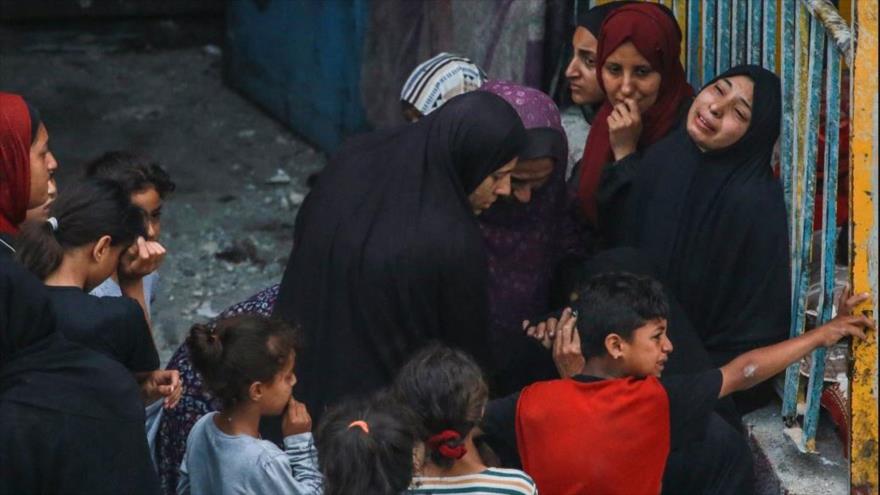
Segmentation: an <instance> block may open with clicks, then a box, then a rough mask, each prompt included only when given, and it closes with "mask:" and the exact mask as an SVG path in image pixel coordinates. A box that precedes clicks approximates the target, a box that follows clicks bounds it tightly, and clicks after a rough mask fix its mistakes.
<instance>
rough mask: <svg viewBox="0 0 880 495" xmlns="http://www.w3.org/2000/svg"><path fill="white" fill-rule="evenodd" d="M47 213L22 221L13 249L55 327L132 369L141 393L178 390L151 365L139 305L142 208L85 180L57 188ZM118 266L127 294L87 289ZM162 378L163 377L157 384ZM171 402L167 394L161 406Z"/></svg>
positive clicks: (115, 190) (155, 359) (152, 353)
mask: <svg viewBox="0 0 880 495" xmlns="http://www.w3.org/2000/svg"><path fill="white" fill-rule="evenodd" d="M50 214H51V215H52V216H51V217H50V218H49V220H48V221H46V222H41V223H34V224H30V225H27V226H25V228H24V229H23V230H22V233H21V236H20V238H19V240H18V252H17V256H18V258H19V260H20V261H21V262H22V263H23V264H24V265H25V266H26V267H27V268H28V269H29V270H30V271H31V272H33V273H34V274H36V275H37V276H38V277H39V278H40V279H42V280H43V281H44V282H45V283H46V285H47V286H48V289H49V297H50V300H51V302H52V307H53V309H54V311H55V313H56V314H57V315H58V316H59V322H58V323H59V324H58V329H59V330H60V331H61V333H63V334H64V335H65V336H66V337H67V338H69V339H70V340H73V341H75V342H78V343H80V344H83V345H85V346H87V347H90V348H92V349H94V350H96V351H99V352H102V353H104V354H106V355H108V356H110V357H112V358H113V359H115V360H116V361H118V362H120V363H122V364H123V365H124V366H125V367H126V368H128V369H129V370H130V371H132V372H133V373H135V374H136V376H137V377H138V380H139V382H141V384H142V389H143V392H144V399H156V398H158V396H161V395H165V396H168V395H172V394H171V393H170V390H168V388H170V387H174V388H177V390H176V395H179V392H180V390H179V388H180V387H175V386H174V383H173V379H172V377H171V376H170V375H168V376H165V374H163V373H165V372H157V371H156V370H157V369H158V368H159V355H158V352H157V351H156V346H155V344H154V343H153V338H152V335H151V333H150V327H149V324H148V322H147V320H146V319H145V317H144V312H143V305H144V304H143V285H142V283H141V278H142V277H143V275H145V274H146V273H149V272H150V271H152V270H153V268H154V267H152V266H146V265H150V263H149V261H150V257H149V256H146V257H144V256H140V255H137V254H136V251H135V250H134V249H135V248H134V247H132V246H135V245H137V247H140V245H142V244H144V240H143V236H144V230H145V223H144V222H145V218H144V214H143V212H142V211H141V210H140V209H139V208H137V207H136V206H133V205H132V204H131V202H130V201H129V198H128V195H127V194H126V193H125V191H124V190H123V189H122V188H121V187H119V186H118V185H116V184H114V183H112V182H108V181H88V182H84V183H82V184H79V185H77V186H75V187H71V188H70V189H69V190H67V191H65V192H63V193H62V194H61V195H60V196H59V198H58V199H57V200H56V201H55V203H53V204H52V206H51V207H50ZM135 243H136V244H135ZM147 254H149V253H147ZM117 267H118V273H119V281H120V286H121V287H122V292H123V294H124V295H125V296H128V297H121V298H98V297H94V296H90V295H89V294H88V291H89V290H91V289H92V288H94V287H95V286H96V285H97V284H99V283H101V282H102V281H104V280H106V279H107V277H108V276H110V274H111V273H112V272H113V271H115V270H117ZM154 372H155V373H154ZM157 373H158V374H157ZM169 373H170V372H169ZM163 381H165V382H169V383H165V384H164V385H165V386H164V387H160V385H163V384H162V383H160V382H163ZM163 391H164V392H165V393H162V392H163ZM175 401H176V400H175V399H173V395H172V397H168V398H167V399H166V405H168V406H170V405H172V404H173V402H175Z"/></svg>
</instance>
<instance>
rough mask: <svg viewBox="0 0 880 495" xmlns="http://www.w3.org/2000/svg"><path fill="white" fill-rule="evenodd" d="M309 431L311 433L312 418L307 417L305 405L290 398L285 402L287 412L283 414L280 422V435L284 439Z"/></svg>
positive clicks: (307, 412)
mask: <svg viewBox="0 0 880 495" xmlns="http://www.w3.org/2000/svg"><path fill="white" fill-rule="evenodd" d="M310 431H312V417H311V416H309V411H308V410H307V409H306V405H305V404H303V403H302V402H297V401H296V400H295V399H294V398H293V397H292V396H291V397H290V400H288V401H287V412H286V413H284V419H283V420H282V422H281V433H282V434H283V435H284V436H285V437H289V436H291V435H298V434H300V433H308V432H310Z"/></svg>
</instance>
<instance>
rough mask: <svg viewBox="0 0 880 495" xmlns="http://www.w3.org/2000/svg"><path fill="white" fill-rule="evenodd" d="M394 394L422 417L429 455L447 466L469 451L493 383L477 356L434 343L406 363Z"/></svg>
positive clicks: (437, 462)
mask: <svg viewBox="0 0 880 495" xmlns="http://www.w3.org/2000/svg"><path fill="white" fill-rule="evenodd" d="M394 395H395V397H396V398H397V400H398V401H400V402H401V403H403V404H404V405H406V406H408V407H409V408H410V409H412V411H413V412H414V413H415V415H416V417H417V418H418V420H419V426H420V427H421V428H420V430H421V431H420V436H421V438H422V440H423V441H424V442H425V454H426V456H427V457H429V458H430V459H431V462H432V463H433V464H434V465H436V466H439V467H441V468H447V469H448V468H449V467H451V466H452V464H453V463H454V462H455V460H456V459H460V458H461V457H462V456H463V455H464V454H465V453H466V452H467V451H466V449H465V447H464V441H465V438H466V437H467V435H468V434H469V433H470V431H471V430H472V429H473V428H474V427H475V426H476V425H477V423H479V421H480V419H482V416H483V409H484V408H485V406H486V403H487V402H488V400H489V387H488V385H487V384H486V380H485V378H484V377H483V372H482V370H480V367H479V366H478V365H477V363H476V362H475V361H474V360H473V358H471V357H470V356H468V355H467V354H465V353H464V352H462V351H459V350H456V349H451V348H449V347H445V346H441V345H436V344H435V345H430V346H428V347H427V348H425V349H423V350H421V351H419V352H418V353H417V354H416V355H415V356H413V357H412V358H411V359H410V360H409V361H408V362H407V363H406V364H405V365H404V366H403V368H401V370H400V372H399V373H398V374H397V378H396V379H395V381H394Z"/></svg>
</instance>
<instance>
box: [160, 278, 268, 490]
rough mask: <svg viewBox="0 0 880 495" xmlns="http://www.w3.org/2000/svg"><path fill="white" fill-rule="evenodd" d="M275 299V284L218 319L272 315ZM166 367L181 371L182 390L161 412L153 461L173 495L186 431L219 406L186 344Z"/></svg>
mask: <svg viewBox="0 0 880 495" xmlns="http://www.w3.org/2000/svg"><path fill="white" fill-rule="evenodd" d="M277 298H278V284H275V285H272V286H270V287H268V288H266V289H263V290H262V291H260V292H258V293H256V294H255V295H253V296H251V297H250V298H249V299H247V300H246V301H244V302H240V303H237V304H234V305H232V306H231V307H229V308H228V309H227V310H226V311H223V312H222V313H220V315H219V316H217V319H220V318H226V317H229V316H235V315H240V314H258V315H261V316H266V317H269V316H272V308H273V307H275V300H276V299H277ZM166 368H167V369H169V370H178V371H180V381H181V383H182V384H183V387H184V388H183V396H182V397H181V398H180V402H178V403H177V407H175V408H174V409H166V410H165V411H164V414H163V416H162V420H161V422H160V423H159V433H158V435H157V436H156V460H157V463H158V466H157V469H158V471H159V478H160V480H161V482H162V492H163V493H165V494H166V495H174V494H175V493H176V490H177V476H178V470H179V469H180V461H181V460H182V459H183V454H184V452H186V438H187V437H188V436H189V431H190V430H191V429H192V427H193V425H195V424H196V421H198V420H199V418H201V417H202V416H204V415H205V414H207V413H209V412H212V411H216V410H218V409H219V408H220V404H219V403H217V402H216V401H215V400H214V397H213V396H212V395H211V394H210V393H209V392H208V391H207V390H206V389H205V387H204V385H203V383H202V377H201V376H199V373H198V372H196V370H195V369H193V367H192V364H191V363H190V359H189V350H188V349H187V346H186V342H184V343H182V344H180V347H178V348H177V352H175V353H174V356H172V357H171V361H169V362H168V366H167V367H166Z"/></svg>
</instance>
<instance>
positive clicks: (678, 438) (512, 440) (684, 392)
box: [481, 368, 721, 466]
mask: <svg viewBox="0 0 880 495" xmlns="http://www.w3.org/2000/svg"><path fill="white" fill-rule="evenodd" d="M573 379H574V380H578V381H582V382H594V381H599V380H603V379H604V378H599V377H595V376H587V375H577V376H575V377H573ZM660 383H661V384H662V385H663V388H664V389H665V390H666V395H667V397H668V398H669V421H670V442H671V449H672V450H676V449H678V448H680V447H681V446H682V445H686V444H688V443H690V442H692V441H695V440H699V439H700V438H701V437H702V435H703V433H704V432H705V429H706V424H707V422H708V419H709V415H710V414H711V413H712V410H713V409H714V408H715V403H716V401H717V400H718V393H719V392H721V370H720V369H718V368H714V369H711V370H707V371H703V372H700V373H694V374H686V375H673V376H668V377H666V376H665V377H663V378H661V379H660ZM518 401H519V392H517V393H515V394H511V395H509V396H507V397H503V398H500V399H496V400H493V401H490V402H489V404H488V405H487V406H486V414H485V416H484V417H483V424H482V426H481V429H482V430H483V433H484V434H485V437H484V440H485V441H486V443H487V444H489V446H490V447H492V450H494V451H495V453H496V454H498V457H499V458H500V459H501V461H502V462H503V464H504V465H505V466H520V465H521V463H520V460H519V453H518V452H517V446H516V404H517V402H518ZM584 419H585V420H589V419H598V420H601V418H584ZM560 434H564V432H560Z"/></svg>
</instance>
